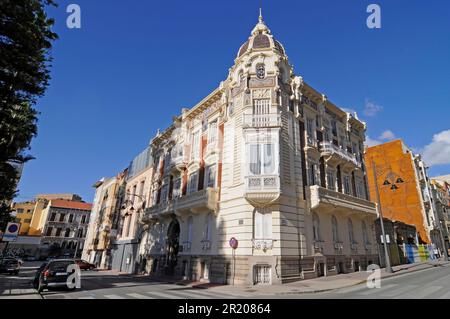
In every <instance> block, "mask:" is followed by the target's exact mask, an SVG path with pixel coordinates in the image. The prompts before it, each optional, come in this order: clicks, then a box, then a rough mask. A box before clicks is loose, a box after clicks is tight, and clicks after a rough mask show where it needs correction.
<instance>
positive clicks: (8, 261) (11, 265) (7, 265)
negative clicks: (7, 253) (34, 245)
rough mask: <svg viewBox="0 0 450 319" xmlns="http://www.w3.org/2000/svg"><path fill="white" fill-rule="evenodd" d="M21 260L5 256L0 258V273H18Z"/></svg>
mask: <svg viewBox="0 0 450 319" xmlns="http://www.w3.org/2000/svg"><path fill="white" fill-rule="evenodd" d="M20 266H21V262H20V260H18V259H17V258H13V257H5V258H2V259H0V273H9V274H11V275H12V274H14V275H18V274H19V270H20Z"/></svg>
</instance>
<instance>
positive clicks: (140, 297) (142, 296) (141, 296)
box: [127, 293, 155, 299]
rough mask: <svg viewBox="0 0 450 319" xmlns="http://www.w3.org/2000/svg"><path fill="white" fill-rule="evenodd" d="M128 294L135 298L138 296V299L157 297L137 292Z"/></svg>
mask: <svg viewBox="0 0 450 319" xmlns="http://www.w3.org/2000/svg"><path fill="white" fill-rule="evenodd" d="M127 296H130V297H133V298H136V299H155V298H152V297H150V296H144V295H141V294H135V293H132V294H127Z"/></svg>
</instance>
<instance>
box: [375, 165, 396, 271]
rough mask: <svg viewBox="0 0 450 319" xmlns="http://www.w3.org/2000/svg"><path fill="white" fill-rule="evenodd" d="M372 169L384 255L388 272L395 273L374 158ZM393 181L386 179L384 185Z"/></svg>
mask: <svg viewBox="0 0 450 319" xmlns="http://www.w3.org/2000/svg"><path fill="white" fill-rule="evenodd" d="M372 169H373V179H374V182H375V192H376V194H377V202H378V213H379V214H380V225H381V234H382V236H383V243H382V244H383V247H384V256H385V259H386V272H388V273H393V272H394V270H393V269H392V267H391V259H390V257H389V252H388V248H387V241H386V233H385V231H384V220H383V212H382V209H381V200H380V192H379V190H378V181H377V168H376V166H375V162H374V160H372ZM390 184H391V183H390V182H389V181H388V180H385V181H384V183H383V185H385V186H387V185H390Z"/></svg>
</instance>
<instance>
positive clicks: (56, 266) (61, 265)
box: [49, 260, 74, 272]
mask: <svg viewBox="0 0 450 319" xmlns="http://www.w3.org/2000/svg"><path fill="white" fill-rule="evenodd" d="M73 263H74V262H73V261H70V260H62V261H53V262H51V263H50V264H49V269H50V270H51V271H61V272H64V271H67V267H68V266H69V265H70V264H73Z"/></svg>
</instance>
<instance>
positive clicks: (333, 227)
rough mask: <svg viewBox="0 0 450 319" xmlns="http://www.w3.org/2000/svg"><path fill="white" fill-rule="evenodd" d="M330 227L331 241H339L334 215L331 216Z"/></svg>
mask: <svg viewBox="0 0 450 319" xmlns="http://www.w3.org/2000/svg"><path fill="white" fill-rule="evenodd" d="M331 228H332V232H333V241H334V242H335V243H337V242H339V232H338V222H337V219H336V217H335V216H334V215H333V216H332V217H331Z"/></svg>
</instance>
